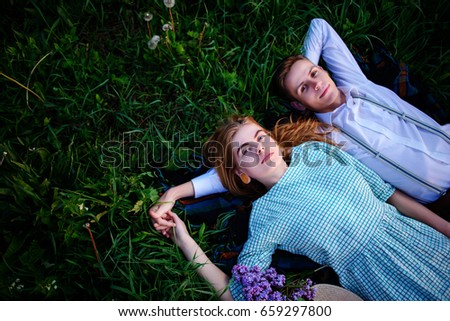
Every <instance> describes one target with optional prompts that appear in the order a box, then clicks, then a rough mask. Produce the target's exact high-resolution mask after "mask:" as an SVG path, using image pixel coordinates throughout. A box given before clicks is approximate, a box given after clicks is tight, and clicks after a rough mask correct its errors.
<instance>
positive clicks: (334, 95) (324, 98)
mask: <svg viewBox="0 0 450 321" xmlns="http://www.w3.org/2000/svg"><path fill="white" fill-rule="evenodd" d="M285 87H286V89H287V90H288V91H289V93H290V94H291V96H292V97H294V98H295V99H296V100H297V101H298V102H299V103H300V104H301V105H303V107H304V108H306V109H309V110H311V111H313V112H316V113H327V112H330V111H333V110H334V109H336V108H337V107H339V106H340V105H341V104H342V101H341V98H342V97H341V92H340V91H339V90H338V89H337V87H336V84H335V83H334V81H333V80H332V79H331V77H330V75H329V74H328V73H327V72H326V71H325V70H323V69H322V67H320V66H317V65H314V64H313V63H312V62H311V61H309V60H308V59H302V60H298V61H296V62H295V63H294V64H293V65H292V67H291V70H290V71H289V72H288V74H287V75H286V78H285ZM294 107H295V106H294ZM299 109H303V108H299Z"/></svg>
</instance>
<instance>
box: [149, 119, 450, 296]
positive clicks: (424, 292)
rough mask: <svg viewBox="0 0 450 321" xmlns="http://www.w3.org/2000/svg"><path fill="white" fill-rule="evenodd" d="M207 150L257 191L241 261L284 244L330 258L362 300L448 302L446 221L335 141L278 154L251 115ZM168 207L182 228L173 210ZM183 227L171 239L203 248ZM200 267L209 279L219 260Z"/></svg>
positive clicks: (220, 168)
mask: <svg viewBox="0 0 450 321" xmlns="http://www.w3.org/2000/svg"><path fill="white" fill-rule="evenodd" d="M318 139H320V138H318ZM308 140H309V138H308ZM298 142H299V141H297V143H298ZM291 145H292V144H291ZM289 149H290V151H289ZM205 151H206V155H205V156H206V158H207V159H208V160H209V161H210V162H211V163H212V165H213V166H215V168H216V171H217V173H218V175H219V177H220V179H221V182H222V184H223V185H224V186H225V187H226V188H227V189H229V190H230V191H232V192H233V193H235V194H241V195H250V196H252V197H259V198H258V199H257V200H256V201H255V202H254V204H253V209H252V213H251V217H250V222H249V238H248V240H247V242H246V244H245V246H244V248H243V250H242V252H241V253H240V255H239V260H238V263H239V264H240V265H246V266H249V267H250V266H254V265H258V266H259V267H260V268H261V269H267V268H268V267H269V265H270V263H271V257H272V254H273V252H274V251H275V250H276V249H282V250H287V251H289V252H292V253H295V254H301V255H306V256H308V257H309V258H311V259H313V260H314V261H316V262H317V263H319V264H321V265H329V266H331V267H332V268H333V269H334V271H335V272H336V273H337V274H338V275H339V279H340V282H341V284H342V285H343V286H344V287H345V288H346V289H348V290H350V291H351V292H353V293H356V294H357V295H359V296H360V297H361V298H363V299H365V300H450V278H449V277H448V276H449V275H450V239H449V237H450V223H449V222H447V221H445V220H443V219H442V218H440V217H439V216H437V215H436V214H434V213H433V212H431V211H429V210H428V209H427V208H425V207H424V206H422V205H420V204H419V203H417V202H416V201H414V200H412V199H411V198H409V197H407V196H406V195H405V194H403V193H401V192H399V191H396V190H395V189H394V188H393V187H392V186H391V185H390V184H388V183H385V182H384V181H383V180H382V179H381V178H380V177H379V176H378V175H377V174H375V173H374V172H373V171H371V170H370V169H368V168H367V167H366V166H364V165H363V164H362V163H360V162H359V161H357V160H356V159H355V158H353V157H352V156H350V155H349V154H347V153H345V152H343V151H342V150H340V149H339V148H338V147H336V146H332V145H330V144H326V143H324V142H319V141H310V142H304V143H302V144H300V145H298V146H295V147H292V148H288V154H287V155H283V152H282V150H281V149H280V147H279V146H278V145H277V144H276V143H275V141H274V139H273V138H272V137H270V135H269V134H268V132H267V131H266V130H265V129H263V128H262V127H261V126H259V125H258V124H257V123H256V122H255V121H254V120H253V119H251V118H242V117H235V118H233V119H231V120H230V121H229V122H227V123H226V124H225V125H223V126H222V127H221V128H219V129H218V130H217V131H216V133H215V134H214V135H213V137H212V138H211V139H210V140H209V142H208V143H207V144H206V145H205ZM284 157H287V158H288V159H289V162H290V165H289V166H288V164H287V162H286V161H285V159H284ZM151 214H153V215H155V213H154V212H153V211H152V213H151ZM164 215H165V219H166V221H170V223H171V224H172V225H175V226H176V228H177V229H179V226H178V225H179V224H180V221H179V219H178V218H176V216H174V215H173V214H172V213H170V211H168V212H167V213H165V214H164ZM155 216H156V215H155ZM174 222H175V223H174ZM424 223H425V224H424ZM155 227H156V228H157V229H161V230H162V231H166V227H165V226H164V225H160V224H155ZM165 234H166V235H167V236H172V237H173V234H172V232H171V231H166V232H165ZM181 234H182V235H183V236H182V237H181V240H176V242H177V244H178V245H179V246H180V247H181V249H182V250H183V251H184V253H185V254H186V257H187V258H188V259H192V258H194V260H195V259H197V258H198V257H199V256H198V255H195V253H200V254H201V255H203V252H201V250H199V249H198V246H197V245H196V244H195V242H193V241H192V238H190V237H187V236H186V232H185V233H181ZM198 251H200V252H198ZM200 257H201V256H200ZM208 262H209V261H208ZM205 266H206V269H205V270H203V268H201V269H200V273H203V274H202V275H203V276H204V277H205V278H206V279H207V280H214V279H215V278H214V275H215V273H216V270H214V269H217V268H215V267H214V265H212V264H206V265H205ZM219 280H220V282H219V284H218V285H217V283H216V286H217V287H216V289H217V291H218V293H223V295H225V296H226V297H228V298H229V296H230V295H231V297H233V298H234V299H243V297H244V296H243V291H242V287H241V286H240V285H239V284H237V283H236V282H234V280H231V282H230V285H229V290H230V292H228V290H226V289H227V288H226V284H225V283H226V281H227V278H221V279H219Z"/></svg>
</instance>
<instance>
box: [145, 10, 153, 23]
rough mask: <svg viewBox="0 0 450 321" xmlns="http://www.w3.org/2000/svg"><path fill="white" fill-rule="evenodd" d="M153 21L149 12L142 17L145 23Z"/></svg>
mask: <svg viewBox="0 0 450 321" xmlns="http://www.w3.org/2000/svg"><path fill="white" fill-rule="evenodd" d="M152 19H153V14H151V13H150V12H146V13H145V15H144V20H145V21H150V20H152Z"/></svg>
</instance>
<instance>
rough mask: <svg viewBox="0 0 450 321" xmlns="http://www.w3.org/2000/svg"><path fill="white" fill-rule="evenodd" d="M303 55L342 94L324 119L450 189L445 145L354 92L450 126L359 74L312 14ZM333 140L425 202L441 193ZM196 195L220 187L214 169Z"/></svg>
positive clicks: (449, 151) (448, 128)
mask: <svg viewBox="0 0 450 321" xmlns="http://www.w3.org/2000/svg"><path fill="white" fill-rule="evenodd" d="M303 54H304V55H305V56H306V57H307V58H308V59H309V60H311V62H313V63H315V64H317V63H318V62H319V58H320V57H322V58H323V60H324V61H325V62H326V64H327V67H328V69H329V71H330V72H331V74H332V77H333V80H334V81H335V82H336V85H337V86H338V88H339V89H340V90H341V91H342V92H343V93H344V94H345V95H346V103H345V104H343V105H342V106H340V107H338V108H337V109H335V110H334V111H332V112H329V113H316V116H317V118H318V119H319V120H320V121H322V122H324V123H327V124H331V125H334V126H336V127H339V128H342V129H343V130H344V131H345V132H348V133H349V134H351V135H352V136H355V137H357V138H358V139H359V140H361V141H363V142H364V143H365V144H367V145H369V146H370V147H371V148H373V149H374V150H375V151H376V152H378V153H381V154H382V155H384V156H385V157H387V158H389V159H390V160H392V161H393V162H395V163H396V164H398V165H400V166H401V167H403V168H405V169H406V170H408V171H410V172H412V173H414V174H415V175H416V176H418V177H420V179H422V180H425V181H426V182H429V183H430V184H432V185H434V186H437V187H439V188H440V190H441V191H446V190H447V189H449V188H450V144H449V143H448V142H447V141H445V140H444V139H443V138H441V137H439V136H437V135H435V134H432V133H430V132H428V131H426V130H424V129H422V128H420V127H417V126H416V125H414V124H412V123H411V122H408V121H405V120H404V119H403V118H401V117H398V116H397V115H394V114H392V113H390V112H388V111H386V110H383V109H381V108H379V107H376V106H375V105H373V104H372V103H370V102H368V101H365V100H362V99H360V98H353V96H355V95H357V96H363V97H367V98H369V99H371V100H374V101H376V102H378V103H379V104H382V105H387V106H389V107H390V108H393V109H396V110H398V111H400V112H401V113H405V114H407V115H409V116H411V117H414V118H416V119H418V120H420V121H422V122H424V123H426V124H428V125H431V126H433V127H436V128H440V129H441V130H443V131H444V132H446V133H447V134H450V125H444V126H440V125H439V124H438V123H437V122H436V121H434V120H433V119H432V118H431V117H429V116H428V115H426V114H425V113H423V112H422V111H420V110H419V109H417V108H415V107H414V106H412V105H411V104H409V103H407V102H406V101H404V100H402V99H401V98H400V97H399V96H398V95H397V94H395V93H394V92H393V91H391V90H390V89H388V88H385V87H383V86H379V85H377V84H375V83H373V82H372V81H370V80H369V79H367V77H366V76H365V75H364V74H363V72H362V71H361V69H360V68H359V66H358V64H357V62H356V60H355V59H354V57H353V55H352V54H351V52H350V50H349V49H348V47H347V46H346V45H345V43H344V42H343V41H342V39H341V38H340V37H339V35H338V34H337V33H336V31H335V30H334V29H333V28H332V27H331V26H330V25H329V24H328V23H327V22H326V21H325V20H323V19H314V20H312V22H311V25H310V27H309V30H308V33H307V36H306V39H305V43H304V46H303ZM332 138H333V140H334V141H335V142H336V143H340V144H341V143H343V144H344V145H343V149H344V150H345V151H346V152H348V153H350V154H351V155H353V156H354V157H355V158H357V159H358V160H360V161H361V162H362V163H364V164H365V165H366V166H367V167H369V168H371V169H372V170H374V171H375V172H376V173H378V175H380V176H381V177H382V178H383V179H384V180H385V181H387V182H389V183H390V184H392V185H393V186H395V187H396V188H397V189H400V190H402V191H404V192H405V193H406V194H408V195H410V196H411V197H413V198H415V199H417V200H418V201H420V202H422V203H430V202H432V201H435V200H437V199H438V198H439V197H440V196H441V195H440V194H439V193H437V192H436V191H433V190H431V189H429V188H427V187H425V186H423V185H422V184H420V183H418V182H417V181H416V180H414V179H411V178H410V177H408V176H405V174H404V173H402V172H401V171H399V170H396V169H394V168H393V167H391V166H389V165H387V164H386V163H385V162H383V161H382V160H380V158H379V157H375V156H373V155H372V154H371V153H368V152H367V151H366V150H365V149H364V148H361V147H360V146H359V145H358V144H355V143H354V142H353V141H352V140H349V139H348V138H347V137H346V136H344V135H342V134H341V133H340V132H336V131H335V132H334V133H333V137H332ZM192 183H193V185H194V190H195V196H196V197H200V196H203V195H206V194H211V193H217V192H222V191H225V189H224V188H223V186H222V184H221V183H220V180H219V178H218V175H217V174H216V173H215V172H214V171H213V172H209V173H208V174H205V175H204V176H200V177H198V178H196V179H194V180H193V181H192Z"/></svg>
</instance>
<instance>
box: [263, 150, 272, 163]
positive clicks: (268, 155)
mask: <svg viewBox="0 0 450 321" xmlns="http://www.w3.org/2000/svg"><path fill="white" fill-rule="evenodd" d="M272 155H273V153H269V154H267V155H266V156H264V158H263V159H262V161H261V164H264V163H265V162H267V161H268V160H269V159H270V157H271V156H272Z"/></svg>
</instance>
